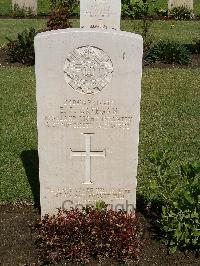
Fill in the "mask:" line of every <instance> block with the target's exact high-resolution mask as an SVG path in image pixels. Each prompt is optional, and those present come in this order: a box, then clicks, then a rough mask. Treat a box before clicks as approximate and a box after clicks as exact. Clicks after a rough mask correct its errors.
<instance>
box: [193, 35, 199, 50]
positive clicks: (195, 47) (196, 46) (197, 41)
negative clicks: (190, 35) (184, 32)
mask: <svg viewBox="0 0 200 266" xmlns="http://www.w3.org/2000/svg"><path fill="white" fill-rule="evenodd" d="M193 42H194V53H195V54H200V38H197V39H195V40H194V41H193Z"/></svg>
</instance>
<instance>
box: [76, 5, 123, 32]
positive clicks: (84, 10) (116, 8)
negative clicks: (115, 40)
mask: <svg viewBox="0 0 200 266" xmlns="http://www.w3.org/2000/svg"><path fill="white" fill-rule="evenodd" d="M120 19H121V0H81V1H80V27H81V28H103V29H115V30H119V29H120Z"/></svg>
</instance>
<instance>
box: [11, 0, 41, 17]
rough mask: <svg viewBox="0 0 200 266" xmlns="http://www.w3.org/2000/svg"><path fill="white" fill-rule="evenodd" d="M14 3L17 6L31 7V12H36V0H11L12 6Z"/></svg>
mask: <svg viewBox="0 0 200 266" xmlns="http://www.w3.org/2000/svg"><path fill="white" fill-rule="evenodd" d="M15 5H18V7H19V8H23V7H25V8H31V10H32V12H33V14H37V0H12V7H13V8H14V6H15Z"/></svg>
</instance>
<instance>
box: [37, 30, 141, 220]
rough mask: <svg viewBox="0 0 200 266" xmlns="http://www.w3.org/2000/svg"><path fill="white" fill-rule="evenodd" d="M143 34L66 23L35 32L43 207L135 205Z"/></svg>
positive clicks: (53, 210)
mask: <svg viewBox="0 0 200 266" xmlns="http://www.w3.org/2000/svg"><path fill="white" fill-rule="evenodd" d="M142 43H143V41H142V37H141V36H139V35H136V34H133V33H127V32H121V31H114V30H103V29H99V28H98V29H87V28H86V29H66V30H57V31H51V32H46V33H40V34H38V35H37V36H36V38H35V55H36V65H35V71H36V90H37V92H36V95H37V127H38V151H39V176H40V193H41V194H40V202H41V214H42V216H43V215H45V214H46V213H49V214H54V213H56V211H57V208H67V209H69V208H71V207H73V208H76V207H78V208H81V207H82V206H85V205H88V204H92V205H95V202H97V201H100V200H102V201H104V202H106V203H107V204H108V205H109V207H110V208H112V209H126V210H129V211H133V210H134V208H135V206H136V186H137V180H136V175H137V164H138V143H139V121H140V97H141V75H142V52H143V45H142Z"/></svg>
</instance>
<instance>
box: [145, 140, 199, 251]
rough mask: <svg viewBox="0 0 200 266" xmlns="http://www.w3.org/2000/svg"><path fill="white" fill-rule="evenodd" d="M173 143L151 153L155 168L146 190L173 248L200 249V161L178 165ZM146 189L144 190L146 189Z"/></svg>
mask: <svg viewBox="0 0 200 266" xmlns="http://www.w3.org/2000/svg"><path fill="white" fill-rule="evenodd" d="M175 160H176V155H175V154H174V153H173V152H172V149H171V147H170V145H169V144H167V145H166V146H165V147H164V149H162V150H155V151H153V152H152V154H151V155H150V161H151V163H152V164H153V165H154V172H152V177H151V178H150V180H149V184H148V189H147V190H146V191H145V194H146V197H147V199H148V200H147V202H148V201H149V202H150V203H151V209H150V210H151V211H154V212H156V213H157V219H158V220H157V222H156V224H157V226H158V228H159V230H160V232H161V233H162V235H163V236H164V238H165V241H166V243H167V245H168V247H169V252H170V253H173V252H175V251H176V250H177V249H181V250H191V249H192V250H197V251H198V250H199V249H200V163H198V162H190V163H189V162H188V163H185V164H181V165H179V166H178V168H175V167H174V166H175V163H174V161H175ZM143 193H144V192H143Z"/></svg>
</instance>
